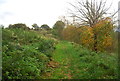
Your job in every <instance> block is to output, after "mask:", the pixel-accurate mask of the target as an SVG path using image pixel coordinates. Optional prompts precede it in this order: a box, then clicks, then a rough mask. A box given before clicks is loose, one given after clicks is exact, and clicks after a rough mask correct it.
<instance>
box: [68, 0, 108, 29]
mask: <svg viewBox="0 0 120 81" xmlns="http://www.w3.org/2000/svg"><path fill="white" fill-rule="evenodd" d="M70 4H71V3H70ZM71 5H72V6H73V7H74V8H75V11H72V10H71V12H70V13H71V14H72V15H74V16H75V17H76V18H78V19H80V20H81V21H82V22H86V24H88V25H89V26H90V27H93V25H95V24H96V23H97V22H98V21H99V20H101V19H102V18H104V17H103V16H104V15H105V14H107V11H108V10H109V8H110V7H108V8H106V1H103V0H101V1H99V2H98V0H85V1H83V0H80V1H77V4H75V5H74V4H71Z"/></svg>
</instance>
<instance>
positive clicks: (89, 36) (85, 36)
mask: <svg viewBox="0 0 120 81" xmlns="http://www.w3.org/2000/svg"><path fill="white" fill-rule="evenodd" d="M114 27H115V26H114V24H113V23H112V20H111V19H110V18H108V17H107V18H105V19H103V20H101V21H99V22H98V23H97V24H95V25H94V26H93V27H89V26H80V27H76V26H75V25H68V26H67V27H66V28H65V29H64V30H63V32H62V36H63V39H65V40H69V41H72V42H76V43H78V44H81V45H83V46H85V47H87V48H89V49H91V50H93V51H94V45H95V43H96V49H97V51H101V52H104V51H110V52H114V50H113V49H115V46H114V45H115V32H114V31H113V29H114ZM95 35H96V39H95V37H94V36H95Z"/></svg>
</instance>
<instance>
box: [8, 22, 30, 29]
mask: <svg viewBox="0 0 120 81" xmlns="http://www.w3.org/2000/svg"><path fill="white" fill-rule="evenodd" d="M8 28H22V29H30V28H29V27H27V26H26V24H23V23H17V24H13V25H12V24H10V25H9V26H8Z"/></svg>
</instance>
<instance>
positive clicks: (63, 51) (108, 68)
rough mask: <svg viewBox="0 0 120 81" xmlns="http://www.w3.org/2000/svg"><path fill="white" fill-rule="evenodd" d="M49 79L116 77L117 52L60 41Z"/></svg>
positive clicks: (54, 55)
mask: <svg viewBox="0 0 120 81" xmlns="http://www.w3.org/2000/svg"><path fill="white" fill-rule="evenodd" d="M51 65H52V66H54V67H52V68H50V69H51V70H50V73H47V74H49V76H48V77H45V78H47V79H48V78H49V79H115V78H117V60H116V55H115V54H113V55H112V54H111V55H110V54H105V53H97V54H96V53H95V52H91V51H90V50H88V49H86V48H83V47H82V46H78V45H74V44H72V43H70V42H60V43H59V44H57V45H56V50H55V52H54V54H53V62H51Z"/></svg>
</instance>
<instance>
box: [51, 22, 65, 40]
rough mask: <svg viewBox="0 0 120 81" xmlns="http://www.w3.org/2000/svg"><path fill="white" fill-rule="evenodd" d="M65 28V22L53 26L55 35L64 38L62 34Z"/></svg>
mask: <svg viewBox="0 0 120 81" xmlns="http://www.w3.org/2000/svg"><path fill="white" fill-rule="evenodd" d="M64 27H65V23H64V22H62V21H57V22H56V23H55V24H54V26H53V30H54V34H55V35H56V36H58V37H60V38H61V37H62V36H61V34H62V31H63V29H64Z"/></svg>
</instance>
